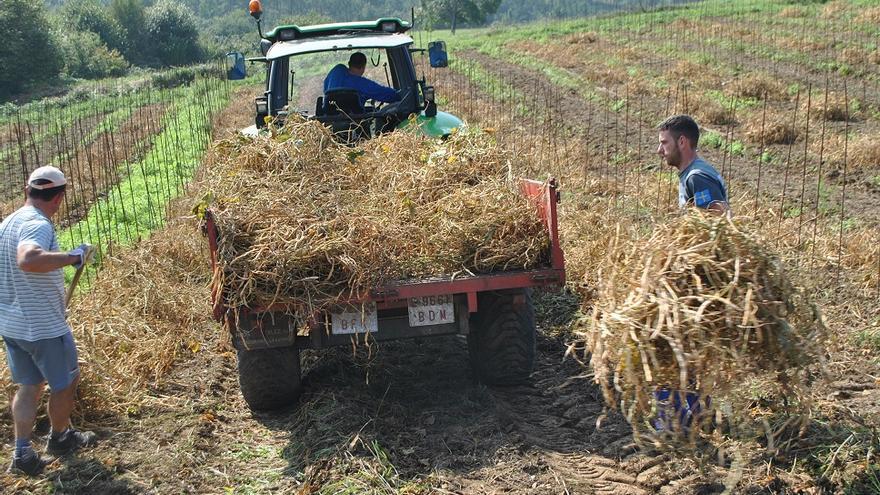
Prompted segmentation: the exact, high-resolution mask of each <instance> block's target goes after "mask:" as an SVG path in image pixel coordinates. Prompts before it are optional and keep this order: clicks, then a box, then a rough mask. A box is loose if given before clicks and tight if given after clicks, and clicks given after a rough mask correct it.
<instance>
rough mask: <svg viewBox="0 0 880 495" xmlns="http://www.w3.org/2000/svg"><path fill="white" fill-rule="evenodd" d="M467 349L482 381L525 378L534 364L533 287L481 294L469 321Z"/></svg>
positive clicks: (500, 382) (509, 382)
mask: <svg viewBox="0 0 880 495" xmlns="http://www.w3.org/2000/svg"><path fill="white" fill-rule="evenodd" d="M517 296H520V298H519V301H516V299H517ZM516 302H518V304H517V303H516ZM468 352H469V354H470V358H471V366H472V367H473V369H474V371H475V372H476V374H477V378H478V379H479V380H480V381H482V382H483V383H486V384H487V385H516V384H519V383H522V382H524V381H526V380H527V379H528V378H529V375H531V373H532V369H533V368H534V365H535V310H534V308H533V307H532V297H531V291H529V290H519V291H505V292H497V293H482V294H480V299H479V307H478V309H477V313H476V314H475V315H473V316H472V317H471V321H470V332H469V333H468Z"/></svg>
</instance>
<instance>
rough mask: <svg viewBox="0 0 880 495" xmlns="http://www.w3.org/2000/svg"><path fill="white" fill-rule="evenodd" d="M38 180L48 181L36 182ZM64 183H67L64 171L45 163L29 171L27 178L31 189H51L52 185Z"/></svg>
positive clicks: (56, 185)
mask: <svg viewBox="0 0 880 495" xmlns="http://www.w3.org/2000/svg"><path fill="white" fill-rule="evenodd" d="M40 180H42V181H48V182H45V183H43V184H38V183H37V181H40ZM64 184H67V179H66V178H65V177H64V172H62V171H61V170H59V169H57V168H55V167H53V166H51V165H46V166H43V167H40V168H38V169H36V170H34V171H33V172H32V173H31V176H30V178H28V186H30V187H32V188H33V189H52V188H53V187H58V186H63V185H64Z"/></svg>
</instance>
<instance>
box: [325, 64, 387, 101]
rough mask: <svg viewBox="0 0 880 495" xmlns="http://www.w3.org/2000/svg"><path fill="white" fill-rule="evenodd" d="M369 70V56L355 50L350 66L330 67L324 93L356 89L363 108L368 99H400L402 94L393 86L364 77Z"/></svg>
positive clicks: (338, 65)
mask: <svg viewBox="0 0 880 495" xmlns="http://www.w3.org/2000/svg"><path fill="white" fill-rule="evenodd" d="M366 70H367V56H366V55H364V54H363V53H362V52H354V53H352V54H351V57H349V59H348V67H346V66H344V65H342V64H337V65H336V67H333V68H332V69H330V72H329V73H328V74H327V77H326V78H324V93H327V91H330V90H332V89H354V90H356V91H357V92H358V95H359V97H360V106H361V108H363V106H364V102H365V101H367V100H375V101H381V102H385V103H392V102H395V101H400V95H399V94H398V93H397V91H395V90H394V89H393V88H389V87H387V86H382V85H381V84H378V83H376V82H373V81H371V80H369V79H367V78H366V77H364V72H365V71H366Z"/></svg>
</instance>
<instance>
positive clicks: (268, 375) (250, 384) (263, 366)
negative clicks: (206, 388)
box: [237, 346, 301, 411]
mask: <svg viewBox="0 0 880 495" xmlns="http://www.w3.org/2000/svg"><path fill="white" fill-rule="evenodd" d="M237 354H238V383H239V385H240V386H241V395H243V396H244V400H245V402H247V404H248V406H249V407H250V408H251V410H253V411H267V410H271V409H279V408H282V407H285V406H289V405H291V404H294V403H295V402H296V401H297V400H298V399H299V395H300V392H301V383H300V379H301V377H300V367H299V349H298V348H297V347H296V346H289V347H277V348H273V349H252V350H247V349H239V350H238V351H237Z"/></svg>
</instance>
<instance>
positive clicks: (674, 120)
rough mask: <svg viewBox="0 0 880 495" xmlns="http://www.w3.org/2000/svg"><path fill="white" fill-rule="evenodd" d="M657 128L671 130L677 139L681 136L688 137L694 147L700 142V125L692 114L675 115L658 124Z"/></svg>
mask: <svg viewBox="0 0 880 495" xmlns="http://www.w3.org/2000/svg"><path fill="white" fill-rule="evenodd" d="M657 129H658V130H660V131H669V133H670V134H672V137H673V138H674V139H675V140H676V141H677V140H678V137H679V136H684V137H686V138H687V140H688V141H690V142H691V145H692V146H693V147H694V148H696V147H697V143H699V142H700V126H698V125H697V122H696V121H695V120H694V119H693V118H692V117H691V116H690V115H673V116H672V117H669V118H668V119H666V120H664V121H663V122H662V123H661V124H660V125H659V126H657Z"/></svg>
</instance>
